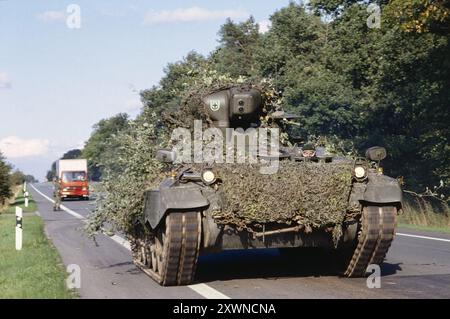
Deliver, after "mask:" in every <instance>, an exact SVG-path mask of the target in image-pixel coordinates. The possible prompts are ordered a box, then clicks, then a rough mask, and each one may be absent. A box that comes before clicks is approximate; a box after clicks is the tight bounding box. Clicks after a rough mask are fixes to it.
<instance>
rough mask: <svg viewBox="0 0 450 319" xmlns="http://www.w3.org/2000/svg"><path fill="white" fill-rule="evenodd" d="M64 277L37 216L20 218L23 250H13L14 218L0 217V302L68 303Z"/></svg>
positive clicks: (56, 255) (60, 265) (68, 294)
mask: <svg viewBox="0 0 450 319" xmlns="http://www.w3.org/2000/svg"><path fill="white" fill-rule="evenodd" d="M66 277H67V273H66V272H65V269H64V265H63V264H62V262H61V259H60V257H59V255H58V252H57V251H56V249H55V248H54V247H53V246H52V244H51V243H50V242H49V241H48V239H47V238H46V236H45V234H44V224H43V221H42V219H41V218H40V217H38V216H25V217H24V218H23V248H22V250H21V251H16V249H15V217H14V216H11V215H0V299H4V298H9V299H41V298H42V299H69V298H74V297H76V294H75V293H74V292H71V291H69V290H67V289H66V285H65V280H66Z"/></svg>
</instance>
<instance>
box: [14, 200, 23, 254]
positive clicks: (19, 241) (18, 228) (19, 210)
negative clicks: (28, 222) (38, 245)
mask: <svg viewBox="0 0 450 319" xmlns="http://www.w3.org/2000/svg"><path fill="white" fill-rule="evenodd" d="M22 217H23V211H22V208H20V207H16V250H22Z"/></svg>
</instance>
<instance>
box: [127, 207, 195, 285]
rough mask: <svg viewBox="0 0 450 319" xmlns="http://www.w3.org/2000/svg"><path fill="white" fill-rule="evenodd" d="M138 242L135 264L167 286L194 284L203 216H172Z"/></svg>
mask: <svg viewBox="0 0 450 319" xmlns="http://www.w3.org/2000/svg"><path fill="white" fill-rule="evenodd" d="M144 237H145V239H144V240H142V238H140V240H139V239H138V240H136V241H135V242H136V244H137V245H136V246H138V247H133V248H134V250H136V254H135V255H136V257H135V258H134V261H135V264H136V265H137V266H138V267H139V268H141V269H142V270H143V271H144V272H145V273H146V274H147V275H149V276H150V277H152V278H153V279H154V280H155V281H156V282H158V283H159V284H160V285H163V286H176V285H188V284H190V283H191V282H192V281H193V279H194V275H195V268H196V265H197V259H198V253H199V250H200V241H201V213H198V212H186V213H170V214H169V215H167V217H166V220H165V223H163V224H161V225H160V226H158V228H157V229H156V232H155V233H154V234H151V235H146V236H144Z"/></svg>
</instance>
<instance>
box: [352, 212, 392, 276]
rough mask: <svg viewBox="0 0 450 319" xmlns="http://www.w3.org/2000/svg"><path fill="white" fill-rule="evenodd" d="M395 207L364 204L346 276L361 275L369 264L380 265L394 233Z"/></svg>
mask: <svg viewBox="0 0 450 319" xmlns="http://www.w3.org/2000/svg"><path fill="white" fill-rule="evenodd" d="M396 222H397V208H396V207H394V206H366V207H364V208H363V212H362V222H361V230H360V232H359V234H358V244H357V246H356V249H355V251H354V253H353V256H352V257H351V260H350V263H349V265H348V267H347V269H346V271H345V273H344V276H346V277H363V276H364V275H365V274H366V269H367V267H368V266H369V265H371V264H377V265H380V264H381V263H382V262H383V260H384V258H385V257H386V253H387V251H388V250H389V247H390V246H391V243H392V241H393V239H394V235H395V227H396Z"/></svg>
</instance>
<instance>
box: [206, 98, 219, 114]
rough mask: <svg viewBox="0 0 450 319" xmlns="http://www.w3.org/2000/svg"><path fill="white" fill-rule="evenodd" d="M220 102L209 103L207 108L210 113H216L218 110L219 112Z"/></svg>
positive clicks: (212, 101)
mask: <svg viewBox="0 0 450 319" xmlns="http://www.w3.org/2000/svg"><path fill="white" fill-rule="evenodd" d="M220 106H221V105H220V100H211V101H209V108H210V109H211V111H213V112H217V111H218V110H220Z"/></svg>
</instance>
